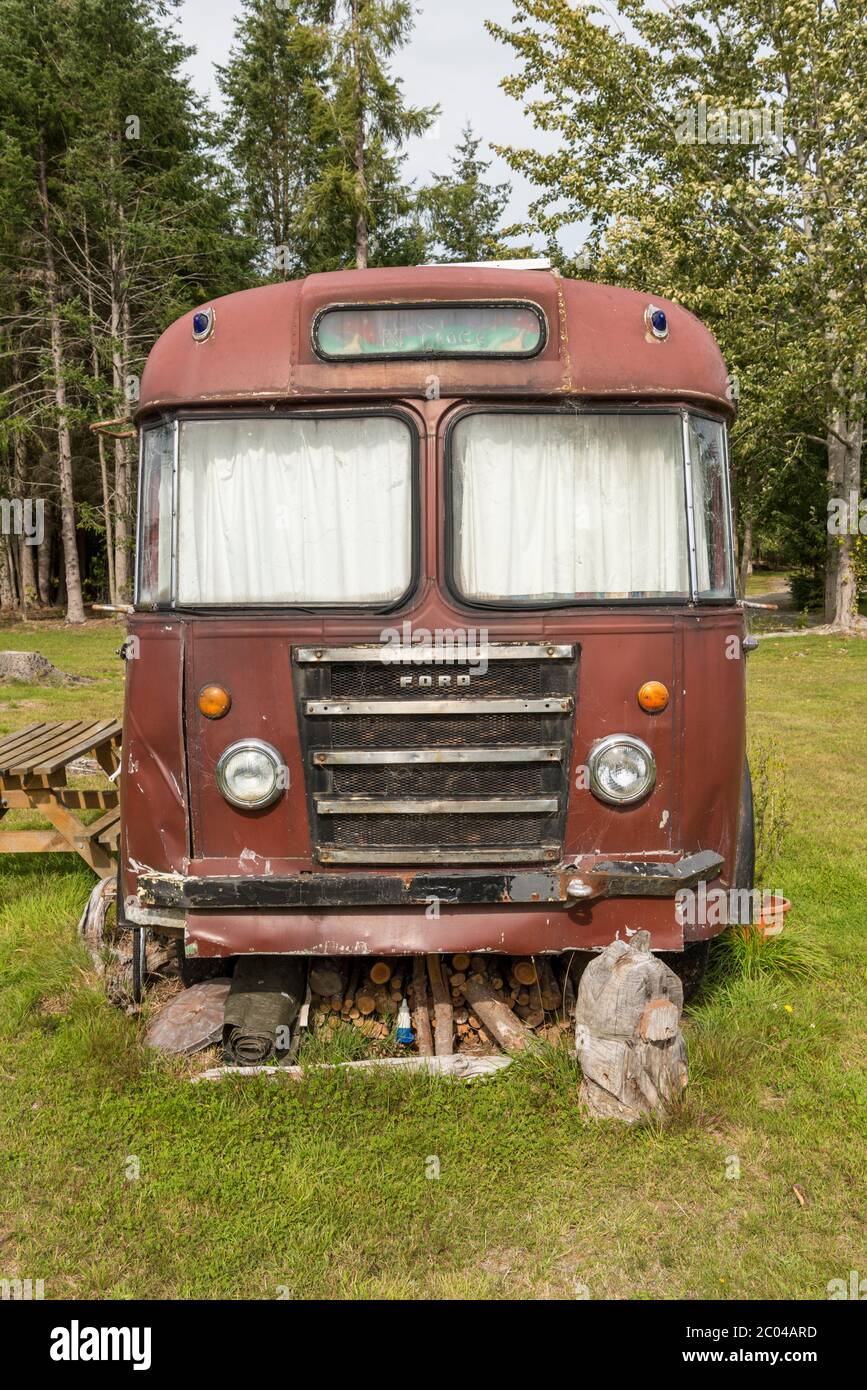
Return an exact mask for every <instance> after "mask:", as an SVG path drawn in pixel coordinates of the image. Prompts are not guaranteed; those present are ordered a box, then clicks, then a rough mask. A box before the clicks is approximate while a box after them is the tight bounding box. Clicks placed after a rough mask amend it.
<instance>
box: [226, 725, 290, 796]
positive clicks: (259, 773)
mask: <svg viewBox="0 0 867 1390" xmlns="http://www.w3.org/2000/svg"><path fill="white" fill-rule="evenodd" d="M282 771H283V761H282V759H281V757H280V754H279V753H278V752H277V749H276V748H272V747H271V745H270V743H263V742H262V740H261V739H259V738H245V739H241V741H240V742H239V743H231V744H230V745H229V747H228V748H227V749H226V750H225V752H223V753H221V754H220V759H219V762H218V763H217V773H216V776H217V786H218V787H219V788H220V791H221V792H222V793H223V796H224V797H225V798H226V800H227V801H230V802H231V803H232V805H233V806H241V807H243V808H245V809H248V810H258V809H259V807H261V806H270V805H271V802H272V801H276V800H277V798H278V796H279V795H280V792H281V791H282V790H283V782H282V779H281V772H282Z"/></svg>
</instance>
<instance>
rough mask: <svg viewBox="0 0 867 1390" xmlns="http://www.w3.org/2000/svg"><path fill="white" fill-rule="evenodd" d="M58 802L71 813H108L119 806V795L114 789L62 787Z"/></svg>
mask: <svg viewBox="0 0 867 1390" xmlns="http://www.w3.org/2000/svg"><path fill="white" fill-rule="evenodd" d="M57 800H58V801H59V802H60V804H61V806H66V807H67V808H68V809H69V810H70V811H97V810H99V811H108V810H110V809H111V808H112V807H114V806H117V805H118V800H119V795H118V792H117V790H116V789H115V788H114V787H105V788H103V787H97V788H90V787H88V788H86V789H84V790H82V789H81V788H80V787H60V788H59V789H58V791H57Z"/></svg>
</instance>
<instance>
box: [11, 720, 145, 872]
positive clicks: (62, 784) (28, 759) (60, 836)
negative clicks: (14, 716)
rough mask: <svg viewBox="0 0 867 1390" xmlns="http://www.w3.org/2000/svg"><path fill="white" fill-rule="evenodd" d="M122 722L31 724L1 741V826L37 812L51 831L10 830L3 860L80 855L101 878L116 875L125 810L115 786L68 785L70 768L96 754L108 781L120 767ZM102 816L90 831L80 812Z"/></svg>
mask: <svg viewBox="0 0 867 1390" xmlns="http://www.w3.org/2000/svg"><path fill="white" fill-rule="evenodd" d="M120 737H121V723H120V720H119V719H99V720H88V719H79V720H76V721H74V722H71V723H65V724H30V725H29V726H28V727H27V728H26V729H20V730H19V731H18V732H17V733H14V734H7V735H6V736H5V738H2V739H0V822H2V820H3V817H4V816H5V815H6V813H7V812H8V811H11V810H30V811H37V812H38V813H39V815H40V816H44V817H45V818H46V820H48V821H50V822H51V825H52V827H53V828H52V829H51V830H4V829H2V826H0V854H21V853H25V852H27V851H32V852H41V853H43V854H47V853H52V852H54V853H56V852H57V851H59V850H67V851H68V850H74V851H75V853H76V854H80V855H81V857H82V859H84V860H85V861H86V862H87V863H88V864H89V865H90V867H91V868H92V869H93V870H94V872H95V873H97V874H99V876H100V878H106V877H107V876H108V875H109V874H110V873H112V872H113V871H114V860H113V858H112V850H116V849H117V840H118V835H119V833H120V804H119V796H118V791H117V788H116V787H114V786H111V787H106V788H97V789H95V790H91V789H87V790H82V789H79V788H77V787H70V786H68V785H67V774H68V771H69V764H70V763H72V762H74V761H75V760H76V759H77V758H83V757H86V756H87V755H88V754H92V755H93V757H94V758H95V759H96V761H97V763H98V764H99V766H100V768H101V769H102V770H103V772H104V773H105V774H106V776H109V777H110V776H112V775H113V774H114V773H115V772H116V771H117V768H118V766H119V765H120ZM96 809H99V810H102V811H103V812H104V814H103V815H102V816H100V817H99V819H98V820H96V821H94V822H93V823H92V824H90V825H85V824H84V823H83V822H82V821H81V819H80V817H79V816H78V815H76V814H75V812H80V811H90V810H96Z"/></svg>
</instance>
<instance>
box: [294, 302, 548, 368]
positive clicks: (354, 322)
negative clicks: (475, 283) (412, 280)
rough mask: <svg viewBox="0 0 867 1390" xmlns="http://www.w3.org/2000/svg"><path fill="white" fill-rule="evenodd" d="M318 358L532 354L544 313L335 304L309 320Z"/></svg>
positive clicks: (510, 305) (503, 307)
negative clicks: (311, 321)
mask: <svg viewBox="0 0 867 1390" xmlns="http://www.w3.org/2000/svg"><path fill="white" fill-rule="evenodd" d="M313 346H314V348H315V350H316V352H317V353H318V355H319V356H320V357H323V358H325V359H326V360H334V361H350V362H353V361H362V360H364V359H371V358H373V359H380V360H381V359H384V358H391V357H398V358H399V357H535V356H536V354H537V353H539V352H541V351H542V348H543V347H544V346H545V317H544V315H543V313H542V311H541V309H539V308H538V307H537V306H536V305H535V304H527V303H520V302H506V301H499V302H497V303H484V304H476V303H466V302H464V303H460V304H400V305H389V306H387V307H383V306H382V305H377V304H351V305H335V306H334V307H333V308H330V309H323V310H322V311H321V313H319V314H318V315H317V317H316V319H315V321H314V324H313Z"/></svg>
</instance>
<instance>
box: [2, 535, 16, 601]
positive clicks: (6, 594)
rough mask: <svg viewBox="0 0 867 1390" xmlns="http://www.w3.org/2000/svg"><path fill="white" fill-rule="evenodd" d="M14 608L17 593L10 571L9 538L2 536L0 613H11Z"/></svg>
mask: <svg viewBox="0 0 867 1390" xmlns="http://www.w3.org/2000/svg"><path fill="white" fill-rule="evenodd" d="M14 607H15V593H14V590H13V588H12V575H11V572H10V569H9V547H8V543H7V537H6V536H4V535H2V534H0V612H3V613H11V612H12V610H13V609H14Z"/></svg>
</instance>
